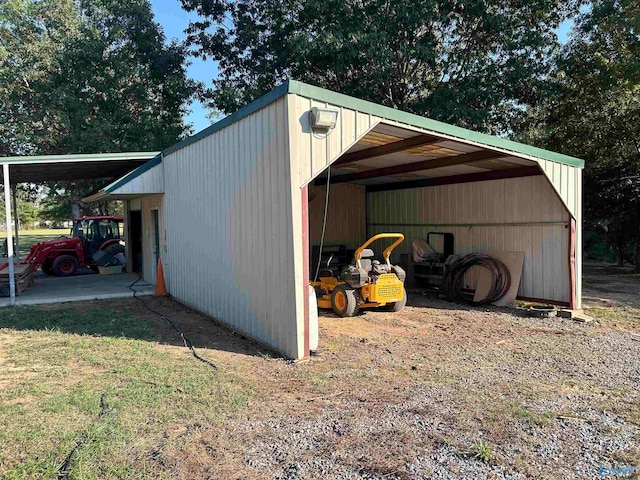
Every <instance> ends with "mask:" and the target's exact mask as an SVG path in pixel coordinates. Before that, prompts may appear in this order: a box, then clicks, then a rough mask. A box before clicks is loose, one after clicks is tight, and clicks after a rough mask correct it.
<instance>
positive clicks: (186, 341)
mask: <svg viewBox="0 0 640 480" xmlns="http://www.w3.org/2000/svg"><path fill="white" fill-rule="evenodd" d="M140 280H142V275H138V278H137V279H136V280H135V281H134V282H132V283H131V284H130V285H129V290H131V291H132V292H133V298H135V299H136V300H139V301H140V302H142V305H143V306H144V308H146V309H147V310H149V311H150V312H151V313H154V314H156V315H157V316H159V317H160V318H161V319H163V320H164V321H166V322H167V323H168V324H169V325H171V326H172V327H173V329H174V330H175V331H176V332H178V335H180V337H181V338H182V342H183V343H184V346H185V347H187V348H188V349H189V351H190V352H191V355H193V356H194V357H195V358H196V359H198V360H200V361H201V362H202V363H206V364H207V365H209V366H210V367H211V368H213V369H214V370H218V367H217V366H216V364H215V363H213V362H212V361H211V360H207V359H206V358H202V357H201V356H200V355H198V352H196V349H195V347H194V346H193V343H191V340H189V339H188V338H187V337H186V336H185V335H184V333H182V330H180V328H178V325H176V324H175V322H174V321H173V320H171V319H170V318H169V317H167V316H165V315H164V314H163V313H161V312H158V311H157V310H154V309H153V308H151V307H150V306H149V305H148V304H147V302H145V301H144V299H143V297H138V296H136V293H138V292H137V291H136V290H135V289H134V288H133V286H134V285H135V284H136V283H138V282H139V281H140Z"/></svg>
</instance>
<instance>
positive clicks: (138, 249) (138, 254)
mask: <svg viewBox="0 0 640 480" xmlns="http://www.w3.org/2000/svg"><path fill="white" fill-rule="evenodd" d="M129 219H130V223H131V225H130V227H129V234H130V235H129V238H130V239H131V240H130V241H131V254H132V255H133V271H134V272H135V273H142V271H143V270H142V258H143V257H142V212H141V211H140V210H132V211H131V212H129Z"/></svg>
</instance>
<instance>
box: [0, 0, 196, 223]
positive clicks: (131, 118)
mask: <svg viewBox="0 0 640 480" xmlns="http://www.w3.org/2000/svg"><path fill="white" fill-rule="evenodd" d="M2 5H3V6H2V7H0V65H1V66H0V75H1V76H2V77H1V78H3V79H5V78H6V79H7V81H11V82H12V83H11V87H10V88H8V89H0V99H1V100H2V102H3V107H4V108H3V112H2V116H3V119H6V120H7V123H6V124H5V126H4V127H2V126H0V153H1V154H9V155H10V154H23V153H39V154H58V153H100V152H121V151H143V150H151V151H153V150H161V149H163V148H166V147H167V146H169V145H172V144H174V143H175V142H176V141H178V140H179V139H180V138H182V137H183V136H184V135H185V134H186V133H188V130H189V129H188V127H187V126H185V124H184V122H183V116H184V114H185V113H186V109H187V107H188V104H189V101H190V99H191V98H192V96H193V94H194V93H195V90H196V89H197V87H198V85H197V84H196V83H195V82H193V81H191V80H189V79H188V78H187V76H186V70H185V68H186V55H187V52H186V47H185V46H184V45H181V44H178V43H176V42H172V43H170V44H166V42H165V37H164V35H163V33H162V29H161V27H160V26H159V25H158V24H156V23H155V22H154V21H153V14H152V11H151V7H150V4H149V2H148V1H147V0H127V1H125V2H123V1H121V0H77V1H73V0H9V3H7V4H4V3H3V4H2ZM41 51H44V52H45V53H44V54H41ZM21 79H27V80H26V81H22V80H21ZM3 84H4V82H3ZM5 108H6V110H5ZM0 123H2V122H0ZM97 183H99V182H96V181H95V180H87V181H76V182H53V183H49V185H48V186H49V189H50V190H51V191H52V192H58V193H60V194H62V195H64V197H65V198H66V199H67V200H68V202H69V203H70V205H71V206H72V213H73V215H74V217H77V216H79V215H81V207H82V205H81V202H80V199H81V198H82V196H83V195H84V194H86V193H87V192H88V191H90V190H92V189H94V188H95V187H96V186H97Z"/></svg>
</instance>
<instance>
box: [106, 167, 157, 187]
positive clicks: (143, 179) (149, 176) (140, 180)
mask: <svg viewBox="0 0 640 480" xmlns="http://www.w3.org/2000/svg"><path fill="white" fill-rule="evenodd" d="M109 193H110V195H129V194H151V193H164V168H163V167H162V163H159V164H158V165H156V166H155V167H153V168H151V169H149V170H147V171H146V172H144V173H142V174H141V175H139V176H137V177H135V178H133V179H131V181H129V182H127V183H125V184H124V185H122V186H121V187H120V188H117V189H115V190H113V191H112V192H109Z"/></svg>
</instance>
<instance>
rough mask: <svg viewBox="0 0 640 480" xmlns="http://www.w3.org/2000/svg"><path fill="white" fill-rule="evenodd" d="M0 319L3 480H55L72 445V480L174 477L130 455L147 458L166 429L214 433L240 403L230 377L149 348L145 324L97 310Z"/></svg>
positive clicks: (9, 313)
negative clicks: (206, 427)
mask: <svg viewBox="0 0 640 480" xmlns="http://www.w3.org/2000/svg"><path fill="white" fill-rule="evenodd" d="M0 315H1V316H0V326H1V327H2V329H1V330H0V331H1V332H2V334H1V335H0V368H1V369H2V375H1V377H0V445H2V447H0V476H1V477H2V478H3V479H7V480H8V479H19V478H20V479H22V478H52V479H53V478H58V475H59V474H60V468H61V466H62V464H63V463H64V460H65V458H66V457H67V456H68V455H69V453H70V452H71V451H72V449H73V448H74V446H75V445H77V444H78V442H82V447H81V448H79V449H78V453H77V455H76V456H75V457H74V458H73V462H72V473H71V474H70V476H69V478H72V479H80V478H82V479H93V478H95V479H110V478H114V479H115V478H170V477H171V476H170V475H169V473H166V475H165V473H163V471H162V469H158V468H152V469H147V467H145V463H146V460H145V458H141V459H140V463H139V464H138V465H136V467H135V468H134V467H133V466H132V464H131V457H130V453H131V450H132V449H135V450H137V451H140V452H144V455H152V450H153V446H154V443H153V442H154V440H157V439H156V438H155V436H156V435H157V434H158V432H161V431H163V430H164V429H165V428H166V427H167V425H177V424H184V423H185V422H186V421H187V420H198V421H200V422H206V423H207V424H216V423H217V422H220V421H222V420H223V419H224V416H225V414H227V413H228V412H230V411H234V410H236V409H238V408H240V407H241V406H242V405H244V404H245V402H246V399H247V393H246V391H243V390H242V389H241V388H240V387H239V386H238V385H237V384H236V382H234V379H233V376H232V375H228V374H226V373H223V372H215V371H214V370H213V369H211V368H210V367H208V366H206V365H204V364H203V363H201V362H198V361H195V360H194V359H193V358H192V357H190V356H189V355H188V352H187V350H186V349H184V348H180V347H177V346H170V345H159V344H158V343H156V342H154V341H150V340H152V339H154V338H155V339H156V340H157V338H158V337H157V336H155V337H154V335H153V333H152V330H153V328H154V327H155V326H156V324H155V323H154V322H153V321H152V320H150V319H149V318H144V317H136V316H132V315H129V314H127V313H126V312H125V311H124V310H120V309H118V308H117V307H114V306H111V308H101V307H100V306H98V305H96V306H93V307H89V308H86V309H82V310H79V309H77V308H74V307H62V308H55V309H42V308H35V307H21V308H18V309H15V310H8V309H5V310H3V311H1V312H0ZM103 395H104V397H103V398H104V402H105V404H106V413H105V414H104V415H102V416H101V417H99V414H100V412H101V397H102V396H103Z"/></svg>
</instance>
